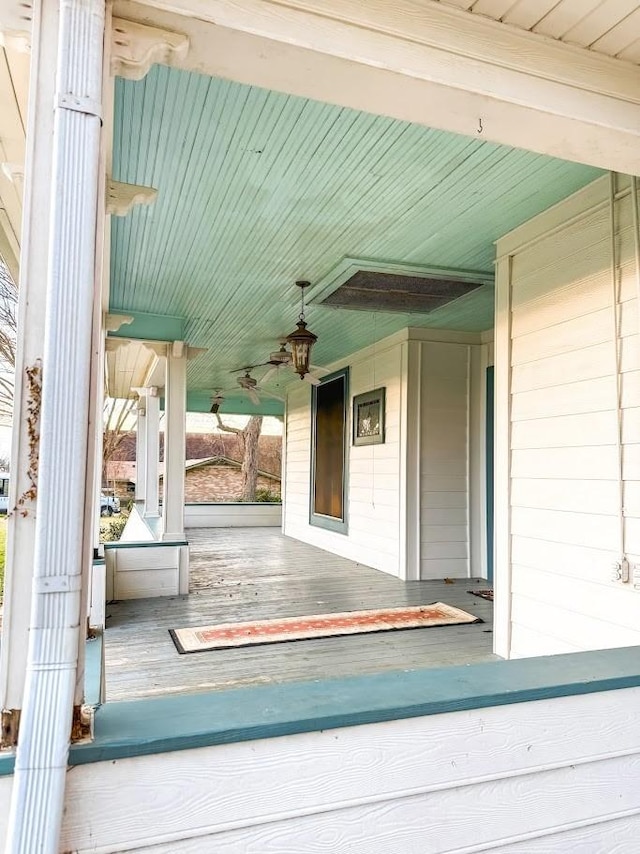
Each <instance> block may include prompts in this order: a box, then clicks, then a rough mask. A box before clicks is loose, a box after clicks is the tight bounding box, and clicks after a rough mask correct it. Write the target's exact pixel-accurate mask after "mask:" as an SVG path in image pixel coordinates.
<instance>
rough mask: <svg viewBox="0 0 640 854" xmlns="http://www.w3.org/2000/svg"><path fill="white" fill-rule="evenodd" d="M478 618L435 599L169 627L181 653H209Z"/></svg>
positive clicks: (454, 623) (478, 621)
mask: <svg viewBox="0 0 640 854" xmlns="http://www.w3.org/2000/svg"><path fill="white" fill-rule="evenodd" d="M481 622H482V620H480V619H479V618H478V617H476V616H474V615H473V614H468V613H467V612H466V611H463V610H461V609H460V608H454V607H453V606H452V605H445V604H444V603H443V602H434V603H433V604H432V605H416V606H411V607H403V608H378V609H376V610H372V611H345V612H344V613H340V614H312V615H309V616H301V617H284V618H279V619H275V620H252V621H250V622H246V623H221V624H219V625H217V626H216V625H214V626H196V627H195V628H185V629H169V632H170V634H171V637H172V638H173V642H174V643H175V645H176V648H177V650H178V652H179V653H181V654H183V653H188V652H205V651H207V650H211V649H229V648H231V647H239V646H254V645H256V644H265V643H282V642H283V641H294V640H309V639H310V638H326V637H336V636H340V635H355V634H365V633H368V632H387V631H391V630H394V629H395V630H398V629H421V628H430V627H434V626H456V625H461V624H464V623H481Z"/></svg>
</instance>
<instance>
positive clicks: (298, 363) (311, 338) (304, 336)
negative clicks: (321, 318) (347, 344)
mask: <svg viewBox="0 0 640 854" xmlns="http://www.w3.org/2000/svg"><path fill="white" fill-rule="evenodd" d="M296 285H297V286H298V287H299V288H300V295H301V309H300V317H299V318H298V325H297V327H296V328H295V330H294V331H293V332H292V333H291V334H290V335H287V343H288V344H290V345H291V359H292V362H293V370H294V371H295V372H296V373H297V374H299V375H300V379H301V380H302V379H304V376H305V374H308V373H309V364H310V361H311V348H312V347H313V345H314V344H315V343H316V341H317V340H318V336H317V335H314V334H313V332H310V331H309V330H308V329H307V324H306V323H305V319H304V289H305V288H308V287H309V282H296Z"/></svg>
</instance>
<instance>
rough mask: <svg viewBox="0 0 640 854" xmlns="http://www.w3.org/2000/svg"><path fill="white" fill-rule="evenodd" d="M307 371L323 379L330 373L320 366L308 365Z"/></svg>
mask: <svg viewBox="0 0 640 854" xmlns="http://www.w3.org/2000/svg"><path fill="white" fill-rule="evenodd" d="M309 370H310V371H313V373H314V374H317V375H318V376H319V377H324V376H326V375H327V374H330V373H331V371H330V370H329V369H328V368H322V367H320V365H309Z"/></svg>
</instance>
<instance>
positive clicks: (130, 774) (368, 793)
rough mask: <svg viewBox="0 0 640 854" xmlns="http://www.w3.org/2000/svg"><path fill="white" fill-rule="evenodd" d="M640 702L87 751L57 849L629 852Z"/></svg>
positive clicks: (566, 702)
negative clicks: (91, 760) (119, 754)
mask: <svg viewBox="0 0 640 854" xmlns="http://www.w3.org/2000/svg"><path fill="white" fill-rule="evenodd" d="M639 714H640V689H627V690H624V691H612V692H603V693H598V694H588V695H583V696H574V697H565V698H559V699H554V700H541V701H537V702H531V703H520V704H516V705H507V706H500V707H493V708H483V709H480V710H472V711H464V712H454V713H449V714H442V715H434V716H431V717H423V718H413V719H409V720H403V721H391V722H387V723H377V724H369V725H363V726H356V727H350V728H344V729H335V730H327V731H324V732H313V733H308V734H302V735H295V736H285V737H282V738H277V739H269V740H255V741H249V742H244V743H237V744H229V745H222V746H219V747H211V748H200V749H197V750H186V751H181V752H177V753H165V754H156V755H152V756H143V757H138V758H134V759H124V760H114V761H109V762H101V763H95V764H89V765H81V766H78V767H76V768H74V769H73V772H72V773H70V774H69V775H68V779H67V793H66V804H65V806H66V809H65V813H64V823H63V835H62V840H61V850H73V851H77V852H79V854H84V852H93V851H101V852H103V854H108V853H109V852H116V851H123V850H127V851H140V852H143V851H144V852H146V851H148V852H150V854H151V852H154V854H160V852H164V854H168V852H174V851H180V852H207V851H215V852H224V854H249V852H260V854H293V852H296V854H321V852H322V854H325V852H337V851H349V852H352V854H457V852H461V853H462V852H466V854H469V852H472V851H496V852H499V853H500V854H511V852H513V854H520V852H523V854H524V852H527V854H529V852H554V854H555V852H557V851H593V852H596V851H603V852H604V851H606V852H612V851H621V852H622V851H624V852H625V854H626V852H627V851H629V852H630V851H634V850H635V849H636V841H637V838H636V837H633V836H632V835H631V831H632V830H633V831H634V832H635V833H637V832H638V829H639V824H638V816H640V789H639V788H638V786H637V785H636V781H637V779H638V775H639V774H640V734H639V730H638V727H637V725H636V722H637V718H638V715H639ZM576 721H579V722H580V725H579V726H576ZM10 783H11V779H10V778H3V779H2V780H0V789H1V792H2V794H3V795H5V794H6V795H7V796H8V792H9V787H10ZM132 804H135V809H133V810H132ZM496 805H499V808H496ZM443 816H444V817H446V822H445V823H444V825H443ZM6 820H7V819H6V811H4V812H3V813H2V815H0V835H1V832H2V831H4V827H5V825H6ZM443 826H444V827H446V832H443ZM574 841H575V842H576V845H577V846H578V847H572V846H573V843H574ZM583 842H584V843H585V846H586V847H581V845H582V843H583ZM624 845H626V846H627V847H626V848H625V847H624ZM589 846H590V847H589ZM620 846H622V847H620Z"/></svg>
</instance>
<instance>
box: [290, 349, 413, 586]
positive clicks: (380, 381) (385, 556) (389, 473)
mask: <svg viewBox="0 0 640 854" xmlns="http://www.w3.org/2000/svg"><path fill="white" fill-rule="evenodd" d="M401 348H402V345H401V344H399V343H396V344H393V345H392V346H385V345H384V343H382V344H381V345H380V348H379V349H376V348H372V349H371V348H370V349H367V350H366V351H363V352H362V353H360V354H358V353H356V354H355V355H353V356H351V357H350V358H349V359H348V360H345V362H344V363H343V364H341V365H334V366H333V367H334V368H335V369H336V370H337V369H338V368H340V367H343V366H344V365H347V364H348V365H349V368H350V376H349V418H348V437H349V438H348V442H349V447H348V449H347V460H348V462H347V470H348V481H347V486H348V492H347V511H348V517H347V518H348V523H349V530H348V534H337V533H334V532H333V531H327V530H324V529H323V528H318V527H316V526H314V525H310V524H309V492H310V470H311V459H310V454H311V386H309V385H308V384H307V383H304V384H303V383H299V384H298V385H297V386H296V387H294V390H293V391H291V393H290V394H289V396H288V399H287V424H286V448H285V467H284V470H285V494H284V514H283V515H284V533H285V534H287V535H288V536H291V537H295V538H296V539H298V540H302V541H303V542H306V543H311V544H312V545H314V546H318V547H319V548H322V549H326V550H327V551H330V552H333V553H334V554H338V555H341V556H342V557H346V558H349V559H351V560H356V561H359V562H360V563H363V564H366V565H367V566H372V567H374V568H375V569H379V570H382V571H383V572H387V573H389V574H391V575H396V576H397V575H399V573H400V466H401V450H400V449H401V443H400V412H401V379H402V358H401V356H402V349H401ZM380 386H384V387H385V388H386V427H385V442H384V444H382V445H364V446H360V447H352V446H351V442H350V437H351V399H352V398H353V395H355V394H360V393H361V392H365V391H371V390H372V389H374V388H378V387H380Z"/></svg>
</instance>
